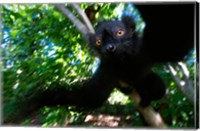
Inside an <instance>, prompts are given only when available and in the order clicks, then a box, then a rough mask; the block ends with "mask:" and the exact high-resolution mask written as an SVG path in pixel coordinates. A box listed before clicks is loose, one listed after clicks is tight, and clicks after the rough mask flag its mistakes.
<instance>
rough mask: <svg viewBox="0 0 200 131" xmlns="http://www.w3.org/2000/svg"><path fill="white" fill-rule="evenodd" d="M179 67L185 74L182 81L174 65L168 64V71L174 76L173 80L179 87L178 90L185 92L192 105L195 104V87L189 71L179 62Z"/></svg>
mask: <svg viewBox="0 0 200 131" xmlns="http://www.w3.org/2000/svg"><path fill="white" fill-rule="evenodd" d="M178 67H179V69H180V71H181V72H182V74H183V78H182V79H181V78H179V76H178V75H177V74H178V73H177V71H176V70H175V68H174V67H173V66H172V65H170V64H168V69H169V71H170V73H171V75H172V78H173V79H174V81H175V82H176V84H177V85H178V88H179V89H180V90H181V92H183V94H184V95H185V96H186V98H187V99H188V100H189V101H190V102H191V103H192V104H194V87H193V83H192V81H191V80H190V79H189V71H188V69H187V67H186V65H185V64H184V63H183V62H179V63H178Z"/></svg>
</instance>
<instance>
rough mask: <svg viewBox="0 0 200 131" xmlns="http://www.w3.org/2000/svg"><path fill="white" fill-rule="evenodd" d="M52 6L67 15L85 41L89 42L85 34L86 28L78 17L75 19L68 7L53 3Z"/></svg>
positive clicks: (87, 31) (86, 32)
mask: <svg viewBox="0 0 200 131" xmlns="http://www.w3.org/2000/svg"><path fill="white" fill-rule="evenodd" d="M54 6H55V7H56V8H57V10H58V11H60V12H62V13H63V14H64V15H65V16H67V17H68V18H69V19H70V20H71V21H72V22H73V23H74V25H75V26H76V28H77V29H78V30H79V31H80V32H81V34H82V35H83V37H84V39H85V41H86V42H89V39H88V37H87V34H88V33H89V30H88V28H87V27H86V26H85V25H84V24H83V23H82V22H81V21H80V20H79V19H77V18H76V16H74V14H73V13H72V12H71V11H70V10H69V9H68V8H66V7H65V6H64V5H62V4H54Z"/></svg>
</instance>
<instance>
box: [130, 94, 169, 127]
mask: <svg viewBox="0 0 200 131" xmlns="http://www.w3.org/2000/svg"><path fill="white" fill-rule="evenodd" d="M130 97H131V99H132V100H133V101H134V102H135V105H136V107H137V109H138V111H139V112H140V114H141V115H142V116H143V118H144V120H145V122H146V123H147V124H148V125H150V126H151V127H156V128H167V125H166V124H165V122H164V121H163V119H162V117H161V115H160V114H159V113H158V112H156V111H154V109H153V108H152V107H150V106H148V107H141V106H140V105H139V102H140V100H141V98H140V95H139V94H138V93H137V92H136V91H135V90H133V92H132V94H130Z"/></svg>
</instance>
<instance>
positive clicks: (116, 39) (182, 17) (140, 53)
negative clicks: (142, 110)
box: [29, 5, 194, 110]
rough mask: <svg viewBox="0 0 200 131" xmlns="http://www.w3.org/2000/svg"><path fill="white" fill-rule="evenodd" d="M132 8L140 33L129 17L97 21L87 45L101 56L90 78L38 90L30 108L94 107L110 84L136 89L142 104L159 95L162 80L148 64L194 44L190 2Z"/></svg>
mask: <svg viewBox="0 0 200 131" xmlns="http://www.w3.org/2000/svg"><path fill="white" fill-rule="evenodd" d="M136 7H138V9H139V11H141V15H142V17H143V18H144V20H145V22H146V28H145V30H144V37H142V38H141V37H139V36H138V33H137V32H136V31H135V28H136V25H135V22H134V20H133V19H132V18H131V17H130V16H124V17H122V20H110V21H103V22H100V23H99V24H98V25H97V26H96V34H94V35H90V43H89V44H90V47H91V48H92V49H93V50H94V51H95V53H96V54H97V56H98V57H99V58H100V65H99V67H98V69H97V70H96V72H95V73H94V75H93V76H92V78H91V79H89V80H87V81H86V82H85V83H84V84H83V86H82V87H80V88H78V89H77V90H72V91H69V90H67V88H65V87H63V88H62V87H59V88H58V87H55V88H54V90H47V91H44V92H41V95H38V97H37V98H38V99H35V100H34V101H33V103H34V102H35V103H37V105H34V104H33V103H32V104H31V106H29V108H30V110H31V109H34V108H35V107H36V106H43V105H56V104H60V105H75V106H78V107H87V108H95V107H99V106H101V105H102V104H103V103H104V102H105V101H106V100H107V98H108V97H109V95H110V93H111V92H112V90H113V89H114V88H115V87H118V88H119V89H120V90H121V91H122V92H124V93H125V94H129V93H131V91H132V89H134V90H136V91H137V92H138V93H139V95H140V97H141V101H140V105H141V106H143V107H145V106H148V105H149V104H150V102H151V101H152V100H158V99H160V98H162V97H163V95H164V94H165V84H164V82H163V80H162V79H161V78H160V77H159V76H158V75H157V74H156V73H155V72H153V71H152V67H153V66H154V65H155V64H157V63H162V62H174V61H178V60H181V59H182V58H184V56H185V55H186V54H187V53H188V52H189V51H190V50H191V49H192V48H193V46H194V44H193V42H194V38H193V37H194V6H193V5H178V6H173V5H168V6H166V5H136ZM156 9H159V10H156ZM168 13H169V14H168ZM160 14H161V15H160ZM168 17H169V18H168ZM124 85H127V86H128V88H127V87H124Z"/></svg>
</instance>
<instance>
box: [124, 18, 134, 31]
mask: <svg viewBox="0 0 200 131" xmlns="http://www.w3.org/2000/svg"><path fill="white" fill-rule="evenodd" d="M122 22H123V23H124V25H125V26H126V28H127V29H128V30H130V29H131V30H132V31H133V32H134V31H135V28H136V25H135V22H134V20H133V18H132V17H131V16H123V17H122Z"/></svg>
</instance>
